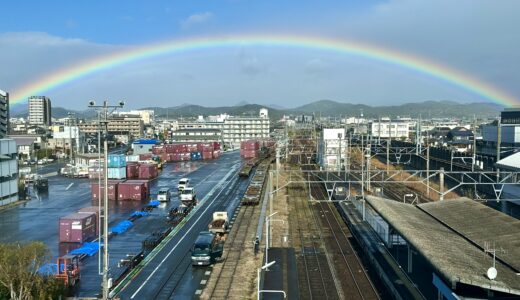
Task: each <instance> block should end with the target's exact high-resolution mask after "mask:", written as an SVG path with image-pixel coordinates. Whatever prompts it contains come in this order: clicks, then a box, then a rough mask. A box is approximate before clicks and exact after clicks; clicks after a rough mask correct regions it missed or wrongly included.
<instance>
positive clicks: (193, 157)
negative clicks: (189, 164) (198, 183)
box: [191, 152, 202, 160]
mask: <svg viewBox="0 0 520 300" xmlns="http://www.w3.org/2000/svg"><path fill="white" fill-rule="evenodd" d="M201 159H202V155H201V154H200V152H191V160H201Z"/></svg>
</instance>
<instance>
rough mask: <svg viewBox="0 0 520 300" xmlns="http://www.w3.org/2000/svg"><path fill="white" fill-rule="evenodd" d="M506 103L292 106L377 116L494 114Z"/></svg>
mask: <svg viewBox="0 0 520 300" xmlns="http://www.w3.org/2000/svg"><path fill="white" fill-rule="evenodd" d="M502 109H503V106H500V105H497V104H493V103H484V102H476V103H457V102H454V101H424V102H417V103H406V104H402V105H392V106H369V105H364V104H351V103H340V102H335V101H332V100H320V101H316V102H312V103H309V104H306V105H303V106H300V107H296V108H294V109H291V110H290V111H292V112H294V113H305V114H312V113H315V114H317V115H319V114H321V115H323V116H339V115H343V116H359V115H360V114H361V112H362V113H363V115H364V116H365V117H369V118H377V117H379V116H381V117H383V116H390V117H397V116H401V117H404V116H408V117H415V118H417V117H419V116H422V117H423V118H433V117H454V118H462V117H473V116H474V115H476V116H478V117H494V116H497V115H498V114H499V113H500V111H501V110H502Z"/></svg>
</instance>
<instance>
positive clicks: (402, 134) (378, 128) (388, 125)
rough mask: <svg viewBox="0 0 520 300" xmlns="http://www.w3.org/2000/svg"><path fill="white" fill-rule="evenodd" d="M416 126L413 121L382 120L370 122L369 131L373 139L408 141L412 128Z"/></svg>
mask: <svg viewBox="0 0 520 300" xmlns="http://www.w3.org/2000/svg"><path fill="white" fill-rule="evenodd" d="M414 124H415V122H414V121H412V120H411V119H396V120H392V119H390V118H381V119H380V120H377V121H376V120H374V121H372V122H370V125H369V130H370V134H371V135H372V136H373V137H380V138H395V139H408V138H409V136H410V128H411V127H413V126H414Z"/></svg>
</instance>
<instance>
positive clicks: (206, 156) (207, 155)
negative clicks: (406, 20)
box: [202, 151, 213, 160]
mask: <svg viewBox="0 0 520 300" xmlns="http://www.w3.org/2000/svg"><path fill="white" fill-rule="evenodd" d="M202 159H203V160H210V159H213V151H209V152H202Z"/></svg>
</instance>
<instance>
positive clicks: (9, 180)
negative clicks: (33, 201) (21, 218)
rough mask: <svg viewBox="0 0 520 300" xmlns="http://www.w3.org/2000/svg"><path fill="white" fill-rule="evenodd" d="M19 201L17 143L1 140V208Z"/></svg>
mask: <svg viewBox="0 0 520 300" xmlns="http://www.w3.org/2000/svg"><path fill="white" fill-rule="evenodd" d="M15 201H18V163H17V150H16V142H15V141H14V140H12V139H0V206H2V205H6V204H9V203H13V202H15Z"/></svg>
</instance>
